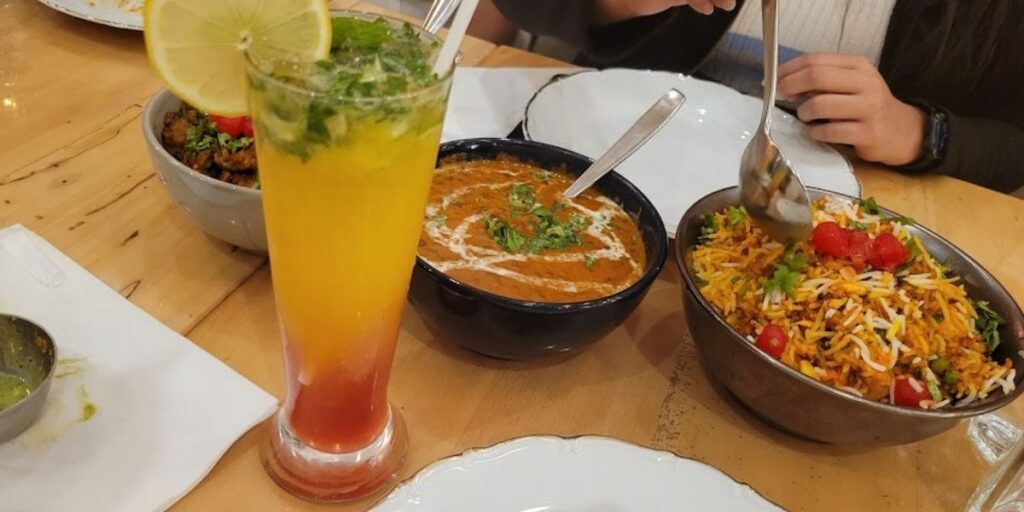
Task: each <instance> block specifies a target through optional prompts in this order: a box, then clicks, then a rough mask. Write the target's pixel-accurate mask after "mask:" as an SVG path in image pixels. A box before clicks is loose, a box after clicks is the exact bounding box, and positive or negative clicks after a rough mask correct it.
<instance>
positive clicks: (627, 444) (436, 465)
mask: <svg viewBox="0 0 1024 512" xmlns="http://www.w3.org/2000/svg"><path fill="white" fill-rule="evenodd" d="M531 441H551V442H554V443H556V444H559V445H564V444H569V443H574V442H577V441H594V442H602V443H609V444H613V445H619V447H621V448H626V449H628V450H632V451H639V452H644V453H646V454H648V455H650V456H655V457H670V458H672V459H674V460H685V461H689V462H693V463H695V464H698V465H700V466H702V467H704V468H706V469H709V470H711V471H713V472H715V473H716V474H718V475H720V476H723V477H725V478H727V479H728V480H729V481H731V482H732V483H733V484H735V485H736V486H737V488H742V489H745V490H748V491H750V492H751V493H753V494H754V495H756V496H757V497H759V498H761V499H762V500H764V501H765V502H766V503H768V504H771V505H772V506H774V507H776V508H778V509H779V510H782V511H785V510H789V509H787V508H786V507H783V506H782V505H780V504H779V503H778V502H776V501H774V500H772V499H769V498H768V497H767V496H765V495H764V494H761V493H760V492H759V491H758V490H757V489H755V488H754V487H753V486H752V485H750V484H748V483H746V482H744V481H742V480H739V479H737V478H735V477H733V476H732V475H730V474H729V473H726V472H725V471H722V470H721V469H718V468H717V467H715V466H712V465H711V464H708V463H707V462H704V461H702V460H698V459H694V458H691V457H684V456H682V455H679V454H678V453H675V452H673V451H669V450H663V449H657V448H652V447H649V446H645V445H642V444H640V443H635V442H633V441H627V440H624V439H619V438H615V437H610V436H602V435H595V434H582V435H578V436H559V435H554V434H536V435H526V436H520V437H514V438H511V439H506V440H504V441H500V442H498V443H495V444H492V445H488V446H478V447H473V448H468V449H466V450H464V451H462V452H460V453H457V454H453V455H449V456H447V457H442V458H440V459H437V460H435V461H433V462H431V463H429V464H427V465H426V466H423V467H422V468H420V469H418V470H417V471H416V472H415V473H413V474H412V475H411V476H409V477H408V478H406V479H405V480H403V481H401V482H400V483H399V484H398V485H397V486H395V488H394V489H391V490H390V491H388V492H387V494H385V495H384V496H381V497H380V498H379V499H378V500H376V501H375V502H374V503H373V504H372V505H371V506H370V508H368V509H367V510H368V511H369V512H374V511H375V510H377V507H378V506H380V505H383V504H384V503H385V502H386V501H387V500H388V499H389V498H391V497H392V496H397V495H398V494H399V493H400V492H401V491H403V490H404V489H406V488H409V487H411V486H414V485H417V484H419V483H421V482H422V481H423V480H424V479H426V478H429V477H430V476H431V474H432V473H433V472H435V471H437V470H440V469H444V468H445V467H447V466H451V465H456V464H458V463H460V462H462V461H464V460H467V459H469V458H470V457H473V456H476V455H478V454H485V453H487V452H490V451H500V450H501V449H503V448H506V447H508V446H509V445H512V444H515V443H528V442H531Z"/></svg>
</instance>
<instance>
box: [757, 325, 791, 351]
mask: <svg viewBox="0 0 1024 512" xmlns="http://www.w3.org/2000/svg"><path fill="white" fill-rule="evenodd" d="M788 344H789V336H787V335H786V331H783V330H782V327H779V326H777V325H772V324H770V325H767V326H765V328H764V330H762V331H761V334H759V335H758V336H757V348H759V349H761V350H763V351H765V353H766V354H768V355H770V356H772V357H774V358H775V359H779V358H781V357H782V352H783V351H784V350H786V345H788Z"/></svg>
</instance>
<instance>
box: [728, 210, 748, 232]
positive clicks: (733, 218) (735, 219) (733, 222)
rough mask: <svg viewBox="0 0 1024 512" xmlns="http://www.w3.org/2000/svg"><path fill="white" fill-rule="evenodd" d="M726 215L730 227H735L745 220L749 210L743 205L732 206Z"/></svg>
mask: <svg viewBox="0 0 1024 512" xmlns="http://www.w3.org/2000/svg"><path fill="white" fill-rule="evenodd" d="M725 216H726V219H728V222H729V227H733V228H734V227H736V226H739V225H740V223H742V222H743V219H746V218H747V210H746V209H745V208H743V207H742V206H740V207H739V208H736V207H733V206H730V207H729V209H728V210H726V211H725Z"/></svg>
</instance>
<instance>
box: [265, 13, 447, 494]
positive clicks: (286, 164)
mask: <svg viewBox="0 0 1024 512" xmlns="http://www.w3.org/2000/svg"><path fill="white" fill-rule="evenodd" d="M335 16H336V17H337V16H345V17H358V18H362V19H371V20H374V19H378V18H379V17H378V16H370V15H365V14H358V13H351V12H343V13H335ZM389 23H393V24H395V26H400V25H401V22H399V21H396V20H389ZM418 33H419V36H420V37H421V38H423V40H425V41H431V42H436V39H434V38H433V36H430V35H428V34H426V33H423V32H421V31H418ZM323 75H324V70H323V69H322V68H321V67H320V66H318V65H316V64H315V63H295V62H275V63H258V62H251V61H250V63H249V81H250V104H251V109H250V110H251V114H252V118H253V124H254V126H255V130H256V151H257V156H258V159H259V172H260V181H261V186H262V189H263V208H264V216H265V218H266V226H267V239H268V242H269V249H270V264H271V272H272V276H273V282H274V296H275V299H276V303H277V311H278V316H279V320H280V325H281V337H282V341H283V345H284V354H285V369H286V374H287V389H288V393H287V399H286V401H285V403H284V405H283V406H282V407H281V409H280V411H279V412H278V413H277V414H276V415H275V417H274V419H273V422H272V428H271V429H270V434H269V440H268V441H267V442H265V443H264V446H263V450H262V459H263V463H264V466H265V467H266V469H267V471H268V473H269V474H270V476H271V477H272V478H273V479H274V480H275V481H276V482H277V483H278V484H280V485H281V486H282V487H284V488H285V489H287V490H288V491H290V492H292V493H293V494H296V495H298V496H301V497H304V498H307V499H311V500H315V501H345V500H351V499H358V498H362V497H365V496H368V495H371V494H374V493H376V492H378V491H381V490H383V489H385V488H388V487H389V484H391V483H393V481H394V479H395V476H396V474H397V471H398V469H399V467H400V465H401V463H402V461H403V460H404V457H405V452H406V446H407V440H406V434H405V430H404V425H403V423H402V421H401V419H400V418H399V416H398V412H397V411H396V410H395V409H394V408H392V407H390V406H389V404H388V400H387V386H388V377H389V374H390V370H391V364H392V359H393V356H394V351H395V341H396V339H397V337H398V331H399V323H400V319H401V315H402V309H403V307H404V305H405V300H406V294H407V292H408V287H409V279H410V276H411V272H412V267H413V264H414V262H415V257H416V247H417V243H418V240H419V236H420V230H421V224H422V221H423V210H424V207H425V205H426V201H427V195H428V192H429V188H430V182H431V178H432V175H433V170H434V167H435V160H436V158H437V151H438V145H439V142H440V137H441V126H442V123H443V121H444V114H445V109H446V105H447V99H448V92H449V90H450V85H451V74H450V73H449V74H448V76H445V77H442V78H441V79H440V81H438V82H437V83H436V84H433V85H428V86H425V87H423V88H421V89H416V90H413V91H411V92H404V93H401V94H396V95H392V96H387V97H377V96H373V94H372V93H366V92H365V91H363V92H362V93H361V94H360V95H359V96H358V97H356V96H353V95H352V94H351V93H334V92H332V87H331V86H330V81H329V80H328V78H329V77H325V76H323ZM385 78H386V77H385Z"/></svg>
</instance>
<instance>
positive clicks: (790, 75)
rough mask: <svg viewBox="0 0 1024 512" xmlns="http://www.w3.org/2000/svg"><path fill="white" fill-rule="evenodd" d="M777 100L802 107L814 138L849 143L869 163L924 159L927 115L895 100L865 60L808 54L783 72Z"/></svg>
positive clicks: (788, 64)
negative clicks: (922, 144)
mask: <svg viewBox="0 0 1024 512" xmlns="http://www.w3.org/2000/svg"><path fill="white" fill-rule="evenodd" d="M779 97H780V98H782V99H786V100H789V101H793V102H796V103H799V104H800V107H799V108H798V109H797V117H799V118H800V120H801V121H804V122H806V123H810V122H812V121H824V122H821V123H816V124H812V125H811V127H810V131H811V137H812V138H814V139H815V140H818V141H821V142H829V143H834V144H849V145H851V146H853V148H854V150H855V151H856V152H857V156H859V157H861V158H863V159H864V160H868V161H871V162H881V163H883V164H888V165H904V164H908V163H910V162H913V161H914V160H916V159H917V158H918V157H919V156H920V155H921V141H922V139H923V138H924V131H925V121H926V116H925V114H924V113H923V112H921V110H920V109H918V108H917V107H914V106H912V105H908V104H906V103H903V102H902V101H900V100H898V99H896V98H895V97H894V96H893V95H892V92H891V91H890V90H889V86H888V84H886V83H885V79H884V78H883V77H882V75H881V74H880V73H879V72H878V69H877V68H875V66H874V64H872V63H871V62H870V61H869V60H867V59H865V58H864V57H861V56H854V55H841V54H835V53H809V54H805V55H802V56H800V57H797V58H795V59H793V60H791V61H789V62H786V63H785V64H783V65H782V66H781V67H779Z"/></svg>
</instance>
